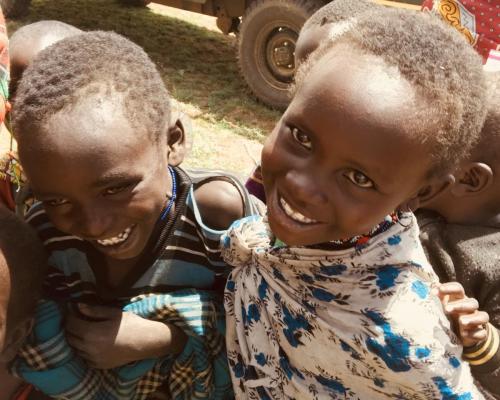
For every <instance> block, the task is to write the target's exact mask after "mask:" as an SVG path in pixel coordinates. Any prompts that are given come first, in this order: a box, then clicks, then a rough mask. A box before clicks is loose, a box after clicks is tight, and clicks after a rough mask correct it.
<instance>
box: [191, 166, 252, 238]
mask: <svg viewBox="0 0 500 400" xmlns="http://www.w3.org/2000/svg"><path fill="white" fill-rule="evenodd" d="M187 172H188V175H189V176H190V178H191V179H192V181H193V189H194V197H195V200H196V205H197V208H198V210H199V212H200V216H201V218H202V220H203V223H204V224H205V225H207V226H208V227H210V228H212V229H216V230H225V229H227V228H229V226H230V225H231V224H232V223H233V222H234V221H236V220H238V219H240V218H243V217H245V216H248V215H253V214H257V213H259V206H260V205H259V204H258V203H259V201H258V200H257V199H255V198H253V196H250V195H249V193H248V191H247V190H246V188H245V187H244V185H243V184H242V183H241V182H240V180H239V179H238V178H237V177H236V176H234V175H232V174H230V173H228V172H223V171H212V170H194V169H191V170H188V171H187Z"/></svg>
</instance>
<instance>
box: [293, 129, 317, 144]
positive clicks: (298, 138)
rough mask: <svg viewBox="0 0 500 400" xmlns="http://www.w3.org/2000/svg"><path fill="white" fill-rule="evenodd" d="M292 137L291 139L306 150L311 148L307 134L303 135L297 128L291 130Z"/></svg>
mask: <svg viewBox="0 0 500 400" xmlns="http://www.w3.org/2000/svg"><path fill="white" fill-rule="evenodd" d="M292 135H293V138H294V139H295V140H296V141H297V142H299V143H300V144H301V145H302V146H304V147H305V148H306V149H310V148H311V147H312V143H311V139H310V138H309V135H308V134H307V133H304V132H302V131H300V130H299V129H297V128H292Z"/></svg>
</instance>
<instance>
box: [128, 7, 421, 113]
mask: <svg viewBox="0 0 500 400" xmlns="http://www.w3.org/2000/svg"><path fill="white" fill-rule="evenodd" d="M121 1H122V2H126V3H129V4H132V5H143V6H144V5H147V4H148V3H150V2H151V1H150V0H121ZM329 1H330V0H154V2H155V3H159V4H163V5H167V6H171V7H176V8H182V9H184V10H188V11H193V12H197V13H202V14H206V15H211V16H214V17H216V18H217V26H218V27H219V29H220V30H221V31H222V32H223V33H224V34H229V33H231V32H234V33H237V36H238V42H239V43H238V63H239V67H240V71H241V74H242V76H243V77H244V79H245V80H246V82H247V84H248V86H249V87H250V89H251V90H252V92H253V93H254V95H255V96H256V97H257V98H258V99H259V100H260V101H262V102H263V103H265V104H267V105H269V106H271V107H273V108H278V109H283V108H285V107H286V106H287V104H288V101H289V99H288V88H289V85H290V83H291V82H292V80H293V75H294V72H295V62H294V53H295V43H296V41H297V38H298V35H299V32H300V29H301V27H302V25H303V24H304V22H305V21H306V20H307V18H308V17H309V16H310V15H311V14H313V13H314V12H315V11H316V10H317V9H318V8H320V7H322V6H323V5H325V4H326V3H328V2H329ZM352 1H356V0H352ZM375 1H377V2H378V3H381V4H384V5H389V6H399V7H404V8H412V9H418V8H419V5H420V4H421V2H422V0H396V1H389V0H375Z"/></svg>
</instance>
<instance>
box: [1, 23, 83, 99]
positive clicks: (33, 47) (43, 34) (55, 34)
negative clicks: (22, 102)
mask: <svg viewBox="0 0 500 400" xmlns="http://www.w3.org/2000/svg"><path fill="white" fill-rule="evenodd" d="M80 33H82V30H80V29H78V28H77V27H75V26H73V25H69V24H66V23H64V22H61V21H52V20H48V21H38V22H34V23H32V24H28V25H25V26H22V27H21V28H19V29H18V30H17V31H15V32H14V33H13V34H12V36H11V38H10V78H11V79H10V83H9V91H10V95H11V97H12V98H15V93H16V90H17V85H18V83H19V80H20V79H21V77H22V76H23V72H24V70H25V69H26V68H27V67H28V66H29V65H30V64H31V63H32V62H33V60H34V59H35V57H36V56H37V55H38V53H40V51H42V50H43V49H45V48H47V47H49V46H50V45H52V44H54V43H56V42H58V41H59V40H62V39H64V38H67V37H70V36H74V35H78V34H80Z"/></svg>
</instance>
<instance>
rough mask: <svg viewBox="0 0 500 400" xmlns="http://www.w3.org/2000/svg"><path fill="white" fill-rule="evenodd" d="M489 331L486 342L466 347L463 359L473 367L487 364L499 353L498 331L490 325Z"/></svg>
mask: <svg viewBox="0 0 500 400" xmlns="http://www.w3.org/2000/svg"><path fill="white" fill-rule="evenodd" d="M487 331H488V335H487V337H486V339H485V340H482V341H481V342H479V343H476V344H474V345H472V346H467V347H464V351H463V357H464V359H465V360H466V361H467V362H468V363H469V364H470V365H472V366H477V365H483V364H486V363H487V362H489V361H490V360H491V359H492V358H493V357H495V355H496V354H497V353H498V349H499V344H500V337H499V334H498V330H497V329H496V328H495V327H494V326H493V325H491V324H490V323H488V324H487Z"/></svg>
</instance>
